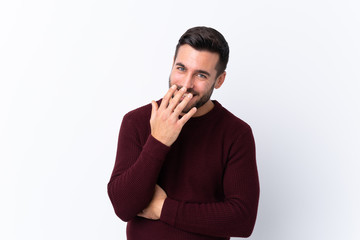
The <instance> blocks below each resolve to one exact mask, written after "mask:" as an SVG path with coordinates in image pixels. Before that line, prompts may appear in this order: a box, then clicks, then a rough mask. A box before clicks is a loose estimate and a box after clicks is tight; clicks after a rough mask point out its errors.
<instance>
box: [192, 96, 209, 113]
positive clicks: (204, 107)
mask: <svg viewBox="0 0 360 240" xmlns="http://www.w3.org/2000/svg"><path fill="white" fill-rule="evenodd" d="M213 108H214V103H213V102H212V101H211V100H210V99H209V101H207V102H206V103H205V104H204V105H202V106H201V107H200V108H198V110H197V111H196V113H195V114H194V116H193V117H200V116H203V115H205V114H207V113H208V112H210V111H211V109H213Z"/></svg>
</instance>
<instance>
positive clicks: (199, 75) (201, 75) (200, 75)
mask: <svg viewBox="0 0 360 240" xmlns="http://www.w3.org/2000/svg"><path fill="white" fill-rule="evenodd" d="M197 76H198V77H200V78H207V76H206V75H204V74H201V73H199V74H198V75H197Z"/></svg>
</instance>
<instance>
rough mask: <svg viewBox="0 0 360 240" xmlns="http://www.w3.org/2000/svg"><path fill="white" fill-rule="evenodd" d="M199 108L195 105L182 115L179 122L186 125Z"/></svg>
mask: <svg viewBox="0 0 360 240" xmlns="http://www.w3.org/2000/svg"><path fill="white" fill-rule="evenodd" d="M196 111H197V108H196V107H193V108H192V109H191V110H190V111H189V112H188V113H187V114H185V115H184V116H182V118H181V119H180V120H179V123H180V124H182V125H184V124H185V123H186V122H187V121H188V120H189V119H190V118H191V117H192V116H194V114H195V113H196Z"/></svg>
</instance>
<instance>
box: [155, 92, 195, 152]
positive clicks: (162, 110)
mask: <svg viewBox="0 0 360 240" xmlns="http://www.w3.org/2000/svg"><path fill="white" fill-rule="evenodd" d="M175 91H176V85H173V86H172V87H171V88H170V89H169V91H168V92H167V93H166V95H165V96H164V98H163V100H162V102H161V104H160V107H158V105H157V103H156V102H155V101H152V102H151V104H152V111H151V118H150V126H151V135H152V136H153V137H154V138H156V139H157V140H158V141H160V142H162V143H163V144H165V145H166V146H168V147H170V146H171V145H172V144H173V143H174V142H175V141H176V139H177V138H178V136H179V134H180V131H181V129H182V127H183V126H184V125H185V123H186V122H187V121H188V120H189V119H190V118H191V117H192V116H193V115H194V114H195V113H196V108H195V107H194V108H192V109H191V110H190V111H189V112H188V113H186V114H185V115H184V116H182V118H181V119H179V115H180V114H181V113H182V111H183V109H184V108H185V107H186V105H187V104H188V102H189V101H190V100H191V98H192V94H191V93H189V94H187V95H186V96H185V98H184V99H183V100H182V101H181V102H180V99H181V98H182V96H183V95H184V94H185V93H186V88H185V87H183V88H181V89H180V90H179V91H177V92H176V93H175ZM174 93H175V94H174ZM173 94H174V97H173V98H172V96H173ZM179 102H180V103H179Z"/></svg>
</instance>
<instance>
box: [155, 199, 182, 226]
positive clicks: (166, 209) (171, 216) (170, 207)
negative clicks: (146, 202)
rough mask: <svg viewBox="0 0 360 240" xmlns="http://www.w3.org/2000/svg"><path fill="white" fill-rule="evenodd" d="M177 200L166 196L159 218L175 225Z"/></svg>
mask: <svg viewBox="0 0 360 240" xmlns="http://www.w3.org/2000/svg"><path fill="white" fill-rule="evenodd" d="M178 208H179V202H178V201H176V200H173V199H171V198H166V199H165V202H164V205H163V208H162V210H161V215H160V220H161V221H163V222H165V223H167V224H169V225H171V226H175V223H176V216H177V211H178Z"/></svg>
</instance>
